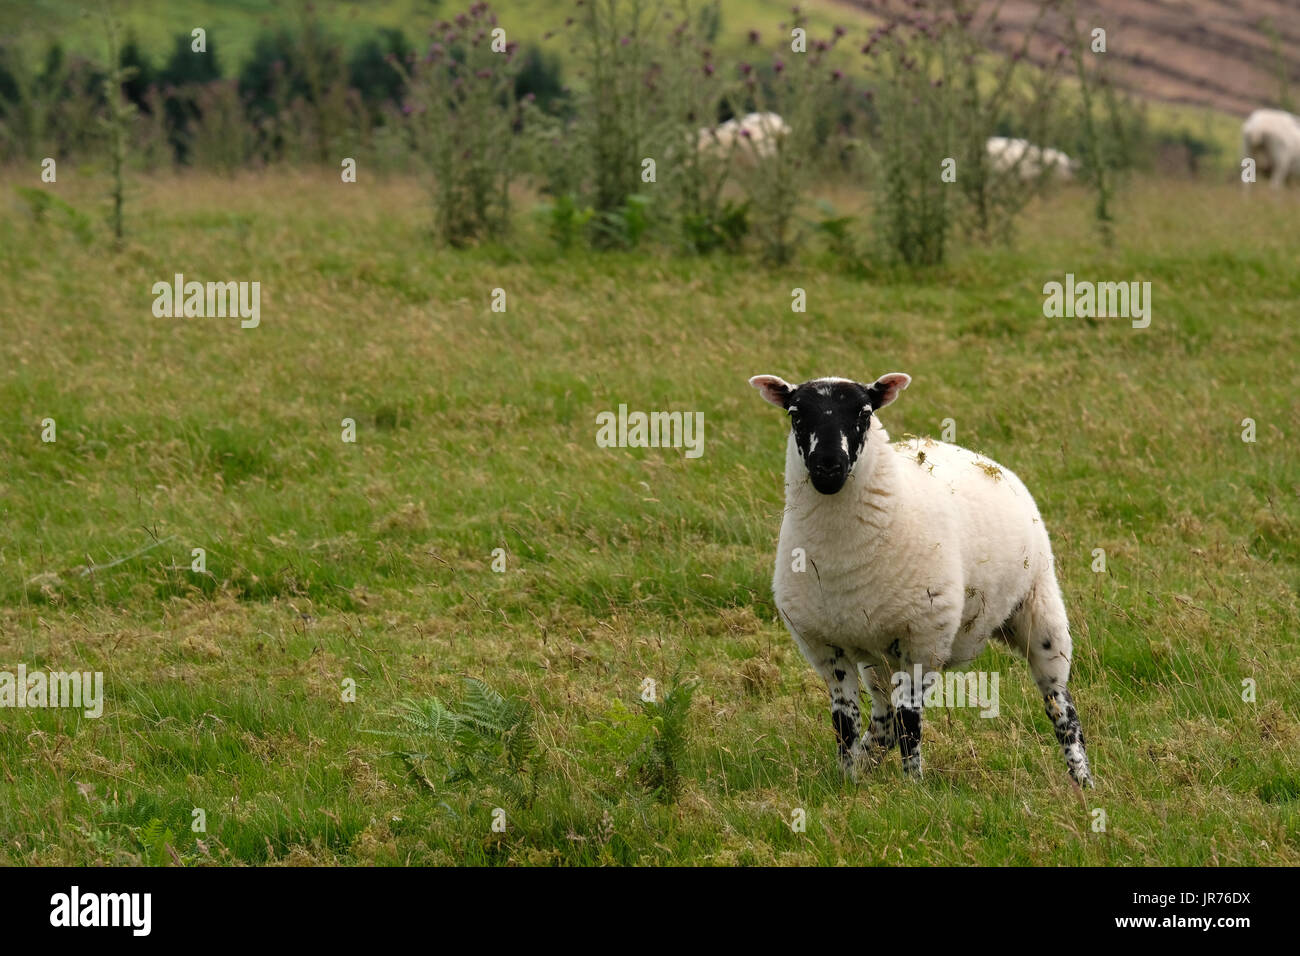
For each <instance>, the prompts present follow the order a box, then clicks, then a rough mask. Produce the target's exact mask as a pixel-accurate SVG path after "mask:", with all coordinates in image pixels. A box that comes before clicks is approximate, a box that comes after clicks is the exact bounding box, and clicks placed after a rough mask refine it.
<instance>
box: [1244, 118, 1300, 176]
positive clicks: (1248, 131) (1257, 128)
mask: <svg viewBox="0 0 1300 956" xmlns="http://www.w3.org/2000/svg"><path fill="white" fill-rule="evenodd" d="M1241 145H1242V152H1243V154H1244V156H1246V157H1249V158H1251V159H1254V160H1255V168H1256V170H1258V171H1259V172H1261V173H1271V174H1272V176H1271V179H1270V180H1269V182H1270V183H1271V184H1272V186H1273V188H1274V189H1281V188H1282V184H1283V183H1285V182H1286V177H1287V175H1288V174H1289V173H1295V174H1296V175H1297V176H1300V117H1296V116H1293V115H1291V114H1290V113H1284V112H1283V111H1282V110H1255V112H1253V113H1251V114H1250V116H1248V117H1246V122H1244V123H1242V124H1241Z"/></svg>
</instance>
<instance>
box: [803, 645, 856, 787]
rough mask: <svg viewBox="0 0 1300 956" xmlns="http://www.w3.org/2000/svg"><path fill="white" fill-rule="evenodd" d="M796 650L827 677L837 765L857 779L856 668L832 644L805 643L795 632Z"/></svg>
mask: <svg viewBox="0 0 1300 956" xmlns="http://www.w3.org/2000/svg"><path fill="white" fill-rule="evenodd" d="M795 640H796V642H797V643H798V644H799V650H800V651H802V652H803V656H804V657H805V658H806V659H807V661H808V663H809V664H811V665H812V666H813V670H815V671H817V673H818V674H820V675H821V678H822V680H824V681H826V688H827V690H829V691H830V695H831V726H832V727H834V728H835V741H836V744H837V745H838V747H839V754H840V769H841V770H842V771H843V772H844V775H845V776H846V777H848V778H850V779H853V780H856V779H857V775H858V766H859V764H860V763H861V760H862V711H861V708H860V707H859V705H858V670H857V667H856V666H855V665H854V664H853V662H852V661H851V660H849V658H848V656H847V655H846V654H845V653H844V649H843V648H841V647H836V646H835V645H834V644H808V643H807V642H806V641H804V640H803V639H802V638H800V637H798V636H797V635H796V636H795Z"/></svg>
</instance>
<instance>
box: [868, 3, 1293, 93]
mask: <svg viewBox="0 0 1300 956" xmlns="http://www.w3.org/2000/svg"><path fill="white" fill-rule="evenodd" d="M844 6H845V7H851V8H853V9H854V11H855V12H860V13H870V11H872V10H874V9H877V8H879V7H880V6H881V5H880V4H879V3H878V2H876V0H845V2H844ZM1061 6H1062V8H1063V9H1062V10H1061V11H1055V12H1053V13H1052V14H1049V15H1048V16H1047V17H1046V18H1045V19H1044V21H1043V23H1042V25H1041V26H1040V29H1039V32H1038V36H1037V38H1036V39H1035V41H1034V42H1033V43H1032V45H1031V54H1030V55H1031V56H1032V57H1033V58H1034V59H1035V60H1038V61H1039V62H1042V61H1044V60H1046V59H1047V58H1049V57H1051V56H1053V55H1054V53H1055V50H1056V48H1057V46H1058V45H1059V44H1060V42H1061V39H1062V38H1064V37H1065V36H1066V35H1067V33H1068V30H1067V22H1068V21H1067V18H1066V15H1065V13H1064V7H1065V5H1064V4H1062V5H1061ZM1038 8H1039V4H1038V3H1037V2H1035V0H1006V2H1005V3H1004V4H1003V8H1002V20H1003V21H1004V22H1005V23H1006V24H1007V26H1008V29H1007V30H1006V32H1005V33H1004V34H1003V35H1002V37H1003V40H1002V46H1003V48H1004V49H1008V50H1009V49H1013V48H1015V47H1018V46H1019V45H1020V42H1021V40H1022V38H1023V36H1024V33H1025V31H1026V30H1027V29H1029V28H1030V26H1031V25H1032V24H1033V21H1034V19H1035V16H1036V14H1037V11H1038ZM1078 10H1079V20H1080V24H1081V25H1086V26H1087V28H1088V29H1089V30H1091V28H1092V27H1097V26H1100V27H1104V28H1105V30H1106V36H1107V55H1109V56H1111V57H1114V58H1115V59H1116V60H1117V61H1118V62H1119V63H1120V64H1121V73H1122V75H1123V77H1124V81H1125V84H1126V85H1127V86H1128V87H1129V88H1130V89H1132V90H1133V91H1134V92H1136V93H1138V94H1140V95H1142V96H1144V97H1147V98H1149V99H1154V100H1162V101H1165V102H1169V103H1180V104H1189V105H1196V106H1208V107H1212V108H1214V109H1217V110H1222V111H1224V112H1228V113H1234V114H1244V113H1248V112H1250V111H1251V110H1253V109H1256V108H1257V107H1260V106H1277V105H1283V104H1282V99H1283V88H1284V87H1283V81H1282V77H1283V76H1285V77H1287V81H1286V88H1287V89H1288V92H1289V95H1290V98H1291V103H1290V105H1289V107H1288V108H1291V109H1294V108H1295V107H1296V102H1295V97H1296V94H1297V93H1300V3H1296V2H1295V0H1079V3H1078Z"/></svg>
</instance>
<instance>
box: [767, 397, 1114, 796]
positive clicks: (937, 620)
mask: <svg viewBox="0 0 1300 956" xmlns="http://www.w3.org/2000/svg"><path fill="white" fill-rule="evenodd" d="M909 382H911V378H910V377H909V376H907V375H904V374H903V373H901V372H891V373H889V374H888V375H882V376H881V377H880V378H879V379H877V380H876V381H875V382H873V383H872V384H870V385H863V384H860V383H858V382H854V381H850V380H848V379H843V378H819V379H813V380H812V381H809V382H805V383H804V384H802V385H791V384H789V383H787V382H785V381H784V380H782V379H780V378H778V377H777V376H775V375H756V376H755V377H753V378H751V379H750V380H749V383H750V384H751V385H753V386H754V387H755V388H757V389H758V390H759V392H760V393H762V396H763V398H765V399H766V400H767V401H769V402H771V403H772V404H773V405H776V406H778V407H779V408H783V409H785V410H786V411H787V412H788V413H789V416H790V425H791V428H790V437H789V440H788V441H787V442H786V461H785V495H786V500H785V517H784V520H783V521H782V523H781V537H780V544H779V545H778V550H777V558H776V575H775V577H774V579H773V582H772V590H773V594H774V596H775V598H776V606H777V608H778V610H779V612H780V614H781V616H782V618H783V619H784V620H785V623H786V626H787V627H788V628H789V630H790V633H791V634H792V635H793V636H794V640H795V643H796V644H797V645H798V646H799V650H800V651H801V652H802V653H803V655H804V657H805V658H806V659H807V660H808V662H809V663H810V664H811V665H812V666H813V669H814V670H816V671H817V673H818V674H819V675H820V676H821V677H822V679H823V680H825V681H826V685H827V687H828V688H829V690H830V696H831V722H832V724H833V726H834V728H835V734H836V737H837V740H838V743H839V752H840V760H841V764H842V766H843V768H844V770H845V772H846V773H847V774H849V775H850V776H856V774H857V770H858V768H859V766H860V765H861V763H862V762H863V761H864V759H865V760H869V761H871V762H873V763H874V762H876V761H878V760H879V758H880V757H881V756H882V755H883V754H884V753H885V752H886V751H887V750H888V749H889V748H891V747H893V745H894V744H895V743H897V744H898V745H899V749H900V751H901V753H902V758H903V768H904V770H905V771H906V772H907V773H908V774H909V775H914V776H920V773H921V706H922V697H923V692H922V691H923V687H924V686H926V684H928V682H930V681H932V680H934V679H935V677H937V676H938V672H939V671H941V670H943V669H946V668H950V667H952V666H954V665H957V664H961V663H964V662H966V661H969V660H971V659H972V658H974V657H975V656H976V655H977V654H979V652H980V650H981V649H982V648H983V647H984V644H985V642H986V641H987V640H988V639H989V637H990V636H997V637H999V638H1000V639H1002V640H1003V641H1005V642H1006V643H1007V644H1009V645H1010V646H1012V647H1014V648H1015V649H1016V650H1018V651H1019V652H1020V653H1021V654H1023V655H1024V656H1025V657H1026V658H1027V659H1028V661H1029V667H1030V670H1031V671H1032V672H1033V676H1034V680H1035V682H1036V683H1037V684H1038V689H1039V692H1040V693H1041V694H1042V695H1043V700H1044V702H1045V703H1046V706H1047V714H1048V717H1049V718H1051V720H1052V723H1053V725H1054V727H1055V729H1056V737H1057V740H1058V741H1059V742H1060V744H1061V748H1062V750H1063V751H1064V753H1065V760H1066V764H1067V765H1068V767H1069V770H1070V775H1071V776H1072V777H1073V778H1074V779H1075V780H1076V781H1078V783H1080V784H1081V785H1085V786H1091V784H1092V778H1091V774H1090V773H1089V770H1088V757H1087V753H1086V752H1085V750H1084V741H1083V731H1082V729H1081V728H1080V726H1079V717H1078V714H1077V713H1076V711H1075V708H1074V702H1073V700H1071V698H1070V692H1069V690H1068V688H1067V686H1066V685H1067V681H1068V680H1069V676H1070V654H1071V641H1070V632H1069V629H1068V625H1067V621H1066V615H1065V605H1064V604H1063V603H1062V601H1061V592H1060V589H1059V587H1058V586H1057V582H1056V572H1055V570H1054V568H1053V560H1052V546H1051V544H1050V542H1049V541H1048V537H1047V530H1046V528H1044V526H1043V521H1042V518H1041V517H1040V516H1039V514H1038V508H1037V507H1036V506H1035V505H1034V499H1033V498H1032V497H1031V496H1030V494H1029V492H1028V490H1026V488H1025V486H1024V485H1023V484H1022V483H1021V481H1020V479H1019V478H1017V477H1016V476H1015V475H1013V474H1012V473H1011V472H1009V471H1007V470H1006V469H1005V468H1002V467H1001V466H999V465H997V464H995V463H994V462H992V461H989V460H988V459H987V458H984V457H982V456H980V455H977V454H975V453H974V452H971V451H967V450H966V449H964V448H959V447H957V446H956V445H949V444H944V443H942V442H935V441H930V440H929V439H925V440H918V441H917V442H916V443H913V442H911V441H904V442H900V443H899V444H896V445H891V444H890V441H889V435H888V434H887V433H886V432H885V429H884V428H883V427H882V426H881V424H880V422H879V420H878V419H877V418H876V417H875V412H876V411H878V410H879V409H881V408H884V407H885V406H886V405H888V404H889V403H890V402H892V401H893V400H894V399H895V398H896V397H897V396H898V394H899V392H900V391H902V390H903V389H905V388H907V386H908V383H909ZM796 549H802V550H801V551H800V552H799V553H798V554H796V553H795V552H796ZM801 564H802V565H804V566H806V570H804V569H802V568H801V567H800V565H801ZM918 667H919V669H920V672H921V673H922V674H923V680H922V681H921V682H915V681H901V678H900V676H899V675H900V674H911V673H914V672H916V670H917V668H918ZM859 679H861V684H865V685H866V687H867V689H868V690H869V691H870V694H871V723H870V726H869V728H868V733H867V737H866V740H865V741H864V740H863V736H862V727H861V710H860V707H859V688H860V683H859ZM900 681H901V683H902V685H903V688H904V690H903V693H902V694H901V695H900V694H899V693H898V685H899V684H900ZM891 683H892V684H894V685H895V688H894V693H893V694H892V695H891V692H890V685H891ZM909 684H910V687H909V686H908V685H909Z"/></svg>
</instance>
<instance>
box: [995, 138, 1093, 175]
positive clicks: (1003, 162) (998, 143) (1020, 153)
mask: <svg viewBox="0 0 1300 956" xmlns="http://www.w3.org/2000/svg"><path fill="white" fill-rule="evenodd" d="M984 149H985V151H986V152H987V153H988V157H989V166H990V167H991V168H992V170H993V172H995V173H1000V174H1008V173H1014V174H1015V175H1016V176H1018V177H1019V178H1020V179H1021V180H1022V181H1023V182H1032V181H1033V180H1035V179H1038V178H1039V177H1041V176H1044V175H1046V176H1049V177H1051V178H1054V179H1059V180H1063V181H1069V180H1071V179H1073V178H1074V175H1075V173H1077V172H1078V169H1079V164H1078V163H1077V162H1075V161H1074V160H1072V159H1071V158H1070V157H1069V156H1067V155H1065V153H1063V152H1061V151H1060V150H1059V149H1052V148H1050V147H1048V148H1046V149H1045V148H1043V147H1041V146H1035V145H1033V144H1032V143H1030V142H1029V140H1027V139H1008V138H1007V137H1005V136H991V137H989V139H988V141H987V142H986V143H985V144H984Z"/></svg>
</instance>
